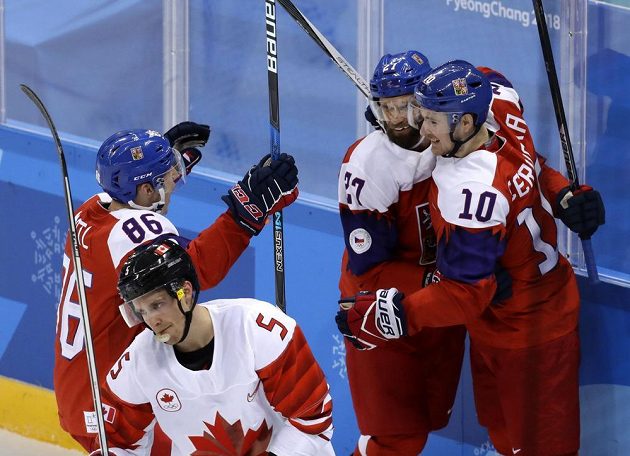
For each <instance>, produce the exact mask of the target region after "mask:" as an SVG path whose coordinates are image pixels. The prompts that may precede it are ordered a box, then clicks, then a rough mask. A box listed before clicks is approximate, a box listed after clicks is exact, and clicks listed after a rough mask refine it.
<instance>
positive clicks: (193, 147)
mask: <svg viewBox="0 0 630 456" xmlns="http://www.w3.org/2000/svg"><path fill="white" fill-rule="evenodd" d="M164 137H165V138H166V139H167V140H168V142H169V144H170V145H171V147H173V148H175V149H177V150H178V151H179V153H180V154H182V158H183V159H184V165H186V174H190V171H192V168H193V166H195V165H196V164H197V163H199V160H201V151H200V150H199V149H197V148H198V147H203V146H205V145H206V143H207V142H208V138H209V137H210V127H209V126H208V125H203V124H198V123H195V122H181V123H178V124H177V125H175V126H174V127H173V128H171V129H170V130H169V131H167V132H166V133H164Z"/></svg>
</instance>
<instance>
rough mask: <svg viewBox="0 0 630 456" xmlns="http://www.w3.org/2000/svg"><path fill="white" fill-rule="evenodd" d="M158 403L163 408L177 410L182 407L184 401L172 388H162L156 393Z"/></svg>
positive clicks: (170, 410)
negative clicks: (181, 400) (180, 399)
mask: <svg viewBox="0 0 630 456" xmlns="http://www.w3.org/2000/svg"><path fill="white" fill-rule="evenodd" d="M155 398H156V399H157V402H158V405H159V406H160V408H161V409H162V410H165V411H167V412H177V411H178V410H180V409H181V408H182V403H181V402H180V401H179V397H177V393H176V392H175V391H173V390H172V389H168V388H162V389H161V390H160V391H158V392H157V394H156V395H155Z"/></svg>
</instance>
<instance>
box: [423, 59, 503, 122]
mask: <svg viewBox="0 0 630 456" xmlns="http://www.w3.org/2000/svg"><path fill="white" fill-rule="evenodd" d="M415 101H416V103H417V104H418V105H419V106H420V107H422V108H425V109H428V110H431V111H436V112H445V113H449V114H450V115H449V125H450V127H451V128H454V126H455V124H457V122H459V120H460V119H461V117H462V116H463V115H464V114H473V115H474V117H475V118H474V124H475V126H476V127H481V125H483V123H484V122H485V121H486V117H487V116H488V109H489V107H490V102H491V101H492V87H491V86H490V81H488V78H487V77H486V76H485V75H484V74H483V73H482V72H481V71H479V70H478V69H477V68H475V67H474V65H472V64H471V63H469V62H466V61H464V60H452V61H450V62H447V63H445V64H443V65H440V66H439V67H437V68H435V69H434V70H433V71H431V73H429V74H428V75H427V76H426V77H425V78H424V79H423V80H422V82H421V83H420V84H418V86H417V87H416V90H415Z"/></svg>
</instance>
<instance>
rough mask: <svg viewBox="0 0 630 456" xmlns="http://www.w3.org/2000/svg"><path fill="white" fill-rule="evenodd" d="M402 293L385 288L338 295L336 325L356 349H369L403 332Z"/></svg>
mask: <svg viewBox="0 0 630 456" xmlns="http://www.w3.org/2000/svg"><path fill="white" fill-rule="evenodd" d="M403 297H404V294H403V293H401V292H399V291H398V290H397V289H396V288H389V289H380V290H377V291H376V293H373V292H370V291H362V292H360V293H359V294H358V295H356V296H354V297H352V298H343V299H340V300H339V311H338V312H337V316H336V317H335V321H336V322H337V327H338V328H339V331H340V332H341V334H343V335H344V337H346V338H347V339H348V340H349V341H350V342H351V343H352V344H353V345H354V346H355V347H356V348H357V349H359V350H371V349H373V348H376V347H378V346H379V345H383V344H384V343H385V342H387V341H388V340H390V339H398V338H399V337H401V336H406V335H407V322H406V320H405V312H404V309H403V306H402V302H401V301H402V299H403Z"/></svg>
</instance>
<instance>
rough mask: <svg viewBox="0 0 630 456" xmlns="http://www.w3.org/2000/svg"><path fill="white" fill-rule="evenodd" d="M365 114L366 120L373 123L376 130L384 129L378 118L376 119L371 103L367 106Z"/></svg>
mask: <svg viewBox="0 0 630 456" xmlns="http://www.w3.org/2000/svg"><path fill="white" fill-rule="evenodd" d="M363 115H364V116H365V120H367V121H368V122H370V125H372V126H373V127H374V128H375V129H376V130H382V128H381V124H379V123H378V120H377V119H376V116H375V115H374V112H372V108H371V107H370V105H368V107H367V108H365V113H364V114H363Z"/></svg>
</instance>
